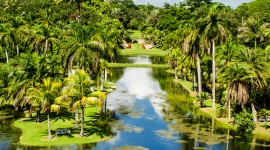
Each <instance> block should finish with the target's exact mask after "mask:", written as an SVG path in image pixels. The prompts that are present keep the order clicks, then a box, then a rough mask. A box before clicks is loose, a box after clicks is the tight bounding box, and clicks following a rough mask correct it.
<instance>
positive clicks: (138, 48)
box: [120, 44, 167, 56]
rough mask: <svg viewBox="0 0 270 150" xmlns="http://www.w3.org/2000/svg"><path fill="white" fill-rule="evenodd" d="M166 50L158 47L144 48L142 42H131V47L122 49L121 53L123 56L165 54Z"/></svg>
mask: <svg viewBox="0 0 270 150" xmlns="http://www.w3.org/2000/svg"><path fill="white" fill-rule="evenodd" d="M166 53H167V52H166V51H164V50H161V49H158V48H156V47H154V48H152V49H144V48H142V45H141V44H131V48H129V49H122V50H121V51H120V55H123V56H165V55H166Z"/></svg>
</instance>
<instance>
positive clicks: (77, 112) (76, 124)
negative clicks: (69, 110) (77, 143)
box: [74, 108, 79, 128]
mask: <svg viewBox="0 0 270 150" xmlns="http://www.w3.org/2000/svg"><path fill="white" fill-rule="evenodd" d="M78 120H79V109H78V108H76V112H75V125H74V128H79V125H78Z"/></svg>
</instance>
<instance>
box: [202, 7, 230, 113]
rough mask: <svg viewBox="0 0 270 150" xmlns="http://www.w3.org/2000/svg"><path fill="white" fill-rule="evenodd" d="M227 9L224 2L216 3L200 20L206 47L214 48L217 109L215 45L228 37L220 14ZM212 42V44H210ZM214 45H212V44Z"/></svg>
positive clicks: (213, 98)
mask: <svg viewBox="0 0 270 150" xmlns="http://www.w3.org/2000/svg"><path fill="white" fill-rule="evenodd" d="M224 11H226V7H225V6H224V5H223V4H220V3H217V4H214V5H213V6H212V7H211V8H210V11H209V13H208V15H207V17H206V18H205V19H204V20H202V21H199V23H200V24H201V27H200V28H201V29H200V30H202V33H203V39H204V41H205V42H206V43H205V48H207V49H208V48H210V47H211V48H212V108H213V109H215V108H216V107H215V100H216V96H215V83H216V63H215V45H216V44H220V43H222V42H223V41H225V40H226V38H227V37H228V31H227V29H226V26H225V25H223V24H224V21H223V18H222V16H221V15H220V14H222V13H223V12H224ZM210 43H211V44H210ZM210 45H212V46H210Z"/></svg>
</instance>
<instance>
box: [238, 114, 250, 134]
mask: <svg viewBox="0 0 270 150" xmlns="http://www.w3.org/2000/svg"><path fill="white" fill-rule="evenodd" d="M235 124H236V125H237V131H239V132H242V133H251V132H252V131H253V130H254V128H255V125H254V122H253V117H252V115H251V114H249V113H247V112H241V113H239V114H237V115H236V117H235Z"/></svg>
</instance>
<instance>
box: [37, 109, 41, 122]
mask: <svg viewBox="0 0 270 150" xmlns="http://www.w3.org/2000/svg"><path fill="white" fill-rule="evenodd" d="M37 122H40V110H37V115H36V123H37Z"/></svg>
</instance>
